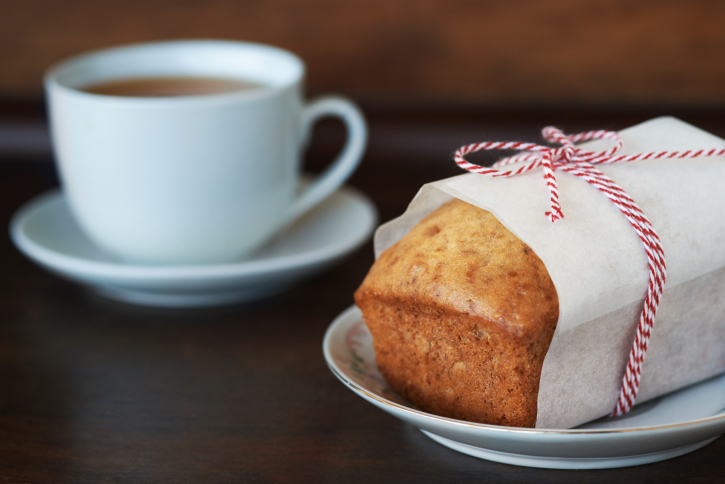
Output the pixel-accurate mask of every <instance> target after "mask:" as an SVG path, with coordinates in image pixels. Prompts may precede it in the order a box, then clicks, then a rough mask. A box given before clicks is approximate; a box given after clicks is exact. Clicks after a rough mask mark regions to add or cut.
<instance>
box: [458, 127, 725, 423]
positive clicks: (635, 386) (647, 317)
mask: <svg viewBox="0 0 725 484" xmlns="http://www.w3.org/2000/svg"><path fill="white" fill-rule="evenodd" d="M542 134H543V137H544V139H545V140H546V141H549V142H550V143H558V144H560V145H561V147H559V148H551V147H547V146H541V145H537V144H535V143H520V142H497V141H493V142H484V143H473V144H470V145H467V146H463V147H461V148H459V149H458V150H457V151H456V153H455V155H454V159H455V161H456V163H457V164H458V166H460V167H461V168H463V169H464V170H468V171H470V172H473V173H478V174H481V175H487V176H492V177H499V176H505V177H510V176H516V175H520V174H522V173H525V172H527V171H530V170H533V169H535V168H539V167H541V168H543V172H544V180H545V181H546V185H547V187H548V188H549V194H550V202H551V209H550V210H549V211H547V212H545V214H546V216H547V217H548V218H549V220H551V221H552V222H556V221H557V220H559V219H562V218H564V214H563V213H562V210H561V205H559V191H558V187H557V184H556V177H555V176H554V173H555V172H556V171H563V172H566V173H570V174H572V175H575V176H578V177H580V178H583V179H584V180H586V181H587V182H588V183H589V184H591V185H593V186H594V187H596V188H597V189H598V190H599V191H601V192H602V193H603V194H604V195H606V197H607V198H609V200H611V201H612V202H613V203H614V204H615V205H616V206H617V208H619V210H620V211H621V212H622V213H623V214H624V216H625V217H627V220H629V223H630V224H631V225H632V228H634V230H635V231H636V232H637V235H638V236H639V238H640V240H641V241H642V244H643V245H644V250H645V252H646V254H647V262H648V266H649V286H648V288H647V294H646V296H645V300H644V307H643V308H642V313H641V315H640V319H639V324H638V326H637V334H636V335H635V338H634V343H633V344H632V350H631V351H630V355H629V361H628V362H627V368H626V370H625V374H624V377H623V378H622V387H621V390H620V392H619V398H618V399H617V404H616V406H615V408H614V411H613V412H612V415H613V416H617V415H622V414H624V413H627V412H628V411H629V410H630V409H631V408H632V406H633V405H634V402H635V400H636V398H637V392H638V391H639V382H640V376H641V374H642V364H643V363H644V356H645V353H646V352H647V346H648V344H649V338H650V335H651V334H652V327H653V325H654V320H655V316H656V314H657V307H658V306H659V302H660V297H661V296H662V290H663V288H664V286H665V278H666V265H665V253H664V250H663V249H662V244H661V242H660V239H659V237H658V236H657V233H656V232H655V229H654V227H652V224H651V223H650V222H649V220H648V219H647V217H646V216H645V214H644V213H643V212H642V210H640V208H639V207H638V206H637V204H636V203H635V201H634V200H632V198H631V197H630V196H629V195H627V193H626V192H625V191H624V190H622V189H621V188H620V187H619V186H618V185H617V184H616V183H615V182H614V181H613V180H612V179H611V178H609V177H608V176H606V175H605V174H604V173H602V172H601V171H600V170H598V169H597V168H596V167H595V166H594V165H597V164H613V163H623V162H627V161H637V160H648V159H659V158H699V157H705V156H719V155H722V154H725V149H711V150H696V151H692V150H687V151H661V152H653V153H643V154H638V155H617V153H618V152H619V150H621V149H622V146H623V143H622V139H621V138H620V137H619V135H618V134H617V133H615V132H613V131H604V130H599V131H589V132H586V133H580V134H575V135H565V134H564V133H563V132H561V130H559V129H557V128H554V127H551V126H549V127H547V128H544V130H543V131H542ZM594 139H607V140H610V141H612V142H614V146H613V147H612V148H610V149H609V150H607V151H601V152H593V151H585V150H582V149H579V148H577V147H576V146H575V143H579V142H582V141H589V140H594ZM482 150H521V151H523V153H520V154H518V155H514V156H511V157H508V158H504V159H502V160H499V161H497V162H496V163H494V165H493V166H494V168H486V167H483V166H480V165H476V164H473V163H469V162H468V161H466V159H465V158H464V156H465V155H467V154H469V153H473V152H476V151H482ZM516 162H527V163H526V164H524V165H522V166H521V167H519V168H517V169H515V170H510V171H503V170H498V169H496V167H501V166H506V165H510V164H511V163H516Z"/></svg>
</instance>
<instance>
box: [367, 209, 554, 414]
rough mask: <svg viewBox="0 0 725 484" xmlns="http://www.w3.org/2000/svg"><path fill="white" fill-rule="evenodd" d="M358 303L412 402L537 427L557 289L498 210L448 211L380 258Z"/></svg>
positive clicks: (395, 380) (380, 354) (379, 351)
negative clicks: (544, 366) (509, 228)
mask: <svg viewBox="0 0 725 484" xmlns="http://www.w3.org/2000/svg"><path fill="white" fill-rule="evenodd" d="M355 301H356V303H357V305H358V307H360V309H361V310H362V313H363V317H364V318H365V322H366V324H367V326H368V329H369V330H370V332H371V334H372V335H373V345H374V348H375V354H376V360H377V364H378V367H379V368H380V371H381V373H382V374H383V376H384V377H385V379H386V380H387V381H388V383H389V384H390V386H391V387H392V388H393V389H394V390H395V391H396V392H398V393H400V394H401V395H402V396H403V397H405V398H407V399H408V400H410V401H411V402H413V403H414V404H415V405H416V406H418V407H419V408H421V409H422V410H424V411H427V412H430V413H434V414H437V415H441V416H445V417H451V418H456V419H461V420H467V421H471V422H481V423H489V424H496V425H506V426H515V427H534V426H535V424H536V406H537V397H538V391H539V379H540V376H541V366H542V364H543V361H544V357H545V355H546V351H547V350H548V348H549V344H550V342H551V338H552V336H553V334H554V329H555V328H556V322H557V320H558V318H559V304H558V299H557V296H556V289H555V288H554V285H553V283H552V281H551V278H550V277H549V274H548V272H547V271H546V268H545V266H544V264H543V262H541V260H540V259H539V257H538V256H537V255H536V254H535V253H534V251H533V250H531V249H530V248H529V247H528V246H527V245H526V244H524V243H523V242H522V241H521V240H519V239H518V238H517V237H516V236H515V235H513V234H512V233H511V232H510V231H509V230H508V229H506V228H505V227H504V226H503V225H502V224H501V223H500V222H499V221H498V220H497V219H496V218H495V217H494V216H493V215H492V214H491V213H489V212H487V211H485V210H482V209H480V208H478V207H475V206H473V205H470V204H468V203H466V202H463V201H461V200H458V199H454V200H451V201H450V202H447V203H445V204H443V205H442V206H441V207H439V208H438V209H437V210H435V211H433V212H432V213H431V214H429V215H428V216H427V217H426V218H425V219H423V220H422V221H421V222H420V223H419V224H418V225H416V226H415V227H414V228H413V229H412V230H411V231H410V233H408V234H407V235H406V236H405V237H403V238H402V239H401V240H400V241H398V242H397V243H396V244H395V245H393V246H391V247H390V248H388V249H387V250H386V251H385V252H383V254H381V255H380V257H379V258H378V260H377V261H376V262H375V263H374V264H373V266H372V267H371V269H370V272H369V273H368V275H367V277H366V278H365V280H364V281H363V283H362V285H361V286H360V288H359V289H358V290H357V292H356V293H355Z"/></svg>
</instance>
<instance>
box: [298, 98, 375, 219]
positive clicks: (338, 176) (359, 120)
mask: <svg viewBox="0 0 725 484" xmlns="http://www.w3.org/2000/svg"><path fill="white" fill-rule="evenodd" d="M327 116H334V117H337V118H340V119H341V120H342V122H343V123H345V126H346V127H347V141H345V146H343V148H342V151H341V152H340V154H339V155H338V157H337V159H336V160H335V161H333V162H332V164H331V165H330V166H328V167H327V168H326V169H325V171H323V172H322V174H321V175H320V176H319V178H317V180H315V181H314V182H313V183H312V184H311V185H310V186H308V187H307V188H306V189H305V190H304V191H303V192H302V193H301V194H300V195H299V196H298V197H297V200H295V201H294V202H293V203H292V207H291V208H290V210H289V212H288V213H287V217H286V219H285V220H286V221H287V222H290V221H292V220H294V219H296V218H297V217H299V216H300V215H302V214H304V213H305V212H307V211H308V210H310V209H311V208H313V207H314V206H315V205H317V204H318V203H320V202H321V201H323V200H324V199H326V198H327V197H328V196H330V195H332V194H333V193H334V192H335V191H336V190H337V189H338V188H340V187H341V186H342V184H343V183H345V181H346V180H347V179H348V178H349V177H350V175H352V173H353V172H354V171H355V168H357V165H358V164H359V163H360V159H361V158H362V155H363V152H364V151H365V145H366V143H367V125H366V124H365V118H364V117H363V114H362V112H361V111H360V109H358V108H357V106H355V104H353V103H352V101H349V100H347V99H345V98H343V97H339V96H325V97H322V98H320V99H317V100H315V101H312V102H311V103H309V104H308V105H307V106H305V107H304V109H303V111H302V132H303V133H309V132H310V131H311V128H312V124H314V123H315V122H316V121H317V120H318V119H320V118H324V117H327Z"/></svg>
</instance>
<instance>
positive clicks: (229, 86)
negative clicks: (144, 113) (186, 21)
mask: <svg viewBox="0 0 725 484" xmlns="http://www.w3.org/2000/svg"><path fill="white" fill-rule="evenodd" d="M263 87H264V86H263V85H262V84H259V83H254V82H249V81H245V80H242V79H231V78H222V77H181V76H174V77H134V78H125V79H113V80H108V81H102V82H98V83H93V84H89V85H87V86H83V87H82V88H80V90H81V91H84V92H88V93H91V94H102V95H106V96H128V97H172V96H200V95H205V94H221V93H227V92H235V91H243V90H248V89H261V88H263Z"/></svg>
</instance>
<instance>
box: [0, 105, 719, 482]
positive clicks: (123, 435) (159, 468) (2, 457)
mask: <svg viewBox="0 0 725 484" xmlns="http://www.w3.org/2000/svg"><path fill="white" fill-rule="evenodd" d="M11 111H12V110H11ZM11 114H12V113H11ZM653 114H656V113H640V112H624V113H623V112H598V113H596V114H594V115H592V114H589V115H585V114H582V113H577V112H569V113H560V112H514V113H508V112H498V113H497V112H489V113H467V114H456V115H450V114H445V113H407V114H405V115H399V116H393V115H389V114H388V115H382V114H378V115H374V116H372V117H371V127H372V129H371V146H370V150H369V151H368V154H367V156H366V159H365V161H364V163H363V165H362V166H361V168H360V170H359V171H358V173H357V174H356V175H355V176H354V177H353V179H352V180H351V184H352V185H354V186H356V187H357V188H359V189H361V190H362V191H364V192H365V193H367V194H368V195H369V196H370V197H371V198H372V199H373V200H374V201H375V203H376V204H377V205H378V207H379V211H380V216H381V220H382V221H384V220H388V219H390V218H392V217H394V216H396V215H397V214H399V213H401V212H402V211H403V210H404V208H405V206H406V204H407V203H408V201H409V200H410V199H411V198H412V197H413V195H414V194H415V192H416V191H417V189H418V188H419V186H420V185H421V184H423V183H425V182H427V181H431V180H434V179H438V178H442V177H447V176H452V175H456V174H458V173H459V171H458V169H457V168H456V167H455V166H454V165H453V163H452V162H451V161H450V153H451V152H452V151H453V150H454V149H455V148H457V147H458V145H460V144H462V143H464V142H471V141H476V140H480V139H483V137H484V136H485V137H486V138H494V137H495V138H501V139H517V138H521V139H526V140H532V141H533V140H538V134H537V131H538V129H539V128H540V127H542V126H544V125H545V124H547V123H556V124H557V125H559V126H562V127H564V128H566V129H567V130H568V131H570V132H573V131H576V130H579V129H593V128H600V127H601V128H612V129H621V128H624V127H626V126H628V125H631V124H634V123H636V122H638V121H642V120H645V119H647V118H649V117H651V115H653ZM8 116H9V117H8ZM682 117H683V118H684V119H685V120H688V121H691V122H693V123H695V124H698V125H700V126H702V127H705V128H707V129H710V130H711V131H713V132H715V133H716V134H719V135H721V136H722V135H723V134H725V121H723V120H721V119H725V118H721V116H720V113H684V114H683V116H682ZM10 118H12V116H11V115H7V116H6V118H5V121H7V120H8V119H10ZM31 118H32V116H31ZM0 119H1V118H0ZM13 119H14V118H13ZM10 122H12V119H11V121H10ZM30 122H31V125H30V126H31V131H32V130H33V129H36V131H37V132H36V134H37V133H38V132H39V133H40V135H39V136H35V137H33V136H30V137H29V138H28V139H31V140H35V141H32V142H31V145H32V143H38V144H37V146H25V147H22V146H21V147H20V148H18V147H17V146H15V147H14V148H13V149H11V150H9V151H10V152H6V153H4V154H3V153H0V214H2V221H3V223H4V224H5V226H6V227H7V224H8V222H9V219H10V216H11V215H12V213H13V212H14V211H15V210H16V209H17V208H18V207H19V206H20V205H21V204H22V203H24V202H25V201H27V200H28V199H30V198H31V197H33V196H35V195H37V194H39V193H42V192H43V191H45V190H48V189H49V188H51V187H53V186H54V185H55V184H56V183H57V181H56V178H55V173H54V170H53V166H52V158H51V155H50V154H49V153H47V152H46V151H44V148H43V146H44V145H43V136H42V129H40V131H38V130H37V126H40V127H41V128H42V118H37V117H36V118H33V119H31V120H30ZM33 123H35V124H33ZM38 123H40V124H38ZM5 126H6V127H7V126H8V124H7V122H6V124H5ZM33 126H36V128H33ZM340 139H341V130H340V128H339V127H338V126H336V125H329V126H328V125H323V126H322V127H321V128H320V129H318V136H317V141H316V142H315V144H314V146H313V148H312V151H311V153H310V155H309V156H308V158H309V162H308V166H309V167H310V169H311V170H313V171H314V170H317V169H319V168H320V167H321V166H323V165H324V163H325V160H327V159H329V157H331V156H332V153H334V151H335V149H336V148H337V146H338V145H339V143H340ZM372 260H373V255H372V246H371V244H370V243H368V244H366V245H365V246H364V247H363V248H361V249H360V250H358V251H357V252H355V253H354V254H352V255H351V256H350V257H349V258H348V259H347V260H345V261H344V262H343V263H341V264H339V265H338V266H337V267H335V268H333V269H332V270H329V271H328V272H326V273H324V274H322V275H319V276H317V277H315V278H313V279H311V280H308V281H307V282H305V283H303V284H301V285H299V286H298V287H295V288H293V289H291V290H289V291H288V292H286V293H285V294H283V295H281V296H279V297H276V298H274V299H270V300H265V301H260V302H257V303H254V304H249V305H244V306H232V307H225V308H215V309H189V310H162V309H153V308H143V307H135V306H130V305H124V304H121V303H116V302H112V301H108V300H105V299H103V298H101V297H99V296H96V295H94V294H92V293H91V292H89V291H88V290H86V289H84V288H82V287H79V286H77V285H74V284H71V283H68V282H65V281H63V280H61V279H59V278H57V277H55V276H53V275H51V274H49V273H47V272H45V271H44V270H41V269H40V268H38V267H37V266H35V265H34V264H33V263H31V262H30V261H29V260H27V259H26V258H25V257H23V256H22V255H21V254H20V253H19V252H18V251H17V250H16V249H15V248H14V247H13V245H12V243H11V242H10V240H9V238H8V237H7V236H5V237H3V238H1V239H0V261H2V264H1V266H0V267H2V271H0V281H1V282H0V284H1V289H0V291H1V292H0V479H1V480H2V482H32V483H41V482H43V483H44V482H48V483H50V482H53V483H59V482H60V483H63V482H72V483H86V482H194V483H196V482H209V483H217V482H416V483H418V482H466V481H476V482H499V481H516V482H532V483H533V482H537V483H540V482H559V481H566V480H571V481H587V482H602V483H604V482H606V483H610V482H673V481H680V482H716V481H719V479H722V476H723V475H725V458H724V457H725V439H720V440H717V441H715V442H714V443H712V444H710V445H708V446H707V447H705V448H703V449H701V450H698V451H696V452H693V453H691V454H688V455H685V456H683V457H679V458H677V459H672V460H668V461H664V462H660V463H656V464H651V465H646V466H640V467H634V468H625V469H615V470H600V471H559V470H545V469H531V468H524V467H515V466H509V465H504V464H498V463H495V462H488V461H485V460H479V459H475V458H473V457H469V456H466V455H463V454H459V453H456V452H454V451H452V450H449V449H447V448H445V447H442V446H440V445H438V444H437V443H435V442H433V441H432V440H430V439H428V438H427V437H425V436H424V435H423V434H422V433H420V432H419V431H418V430H416V429H415V428H413V427H411V426H409V425H407V424H405V423H403V422H401V421H399V420H397V419H395V418H393V417H391V416H389V415H388V414H386V413H384V412H382V411H381V410H378V409H377V408H375V407H373V406H372V405H370V404H368V403H367V402H365V401H364V400H362V399H361V398H359V397H358V396H356V395H355V394H353V393H352V392H351V391H350V390H348V389H347V388H345V387H344V386H343V385H342V384H341V383H340V382H339V381H338V380H337V379H336V378H335V377H334V376H333V375H332V373H331V372H330V371H329V370H328V368H327V367H326V365H325V362H324V360H323V357H322V351H321V345H322V337H323V334H324V331H325V329H326V328H327V326H328V325H329V324H330V322H331V321H332V320H333V318H334V317H335V316H336V315H337V314H339V313H340V312H341V311H343V310H344V309H345V308H347V307H348V306H349V305H351V304H352V293H353V291H354V290H355V289H356V287H357V286H358V284H359V283H360V281H361V280H362V278H363V277H364V276H365V273H366V271H367V269H368V267H369V266H370V264H371V263H372ZM719 482H721V481H719Z"/></svg>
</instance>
